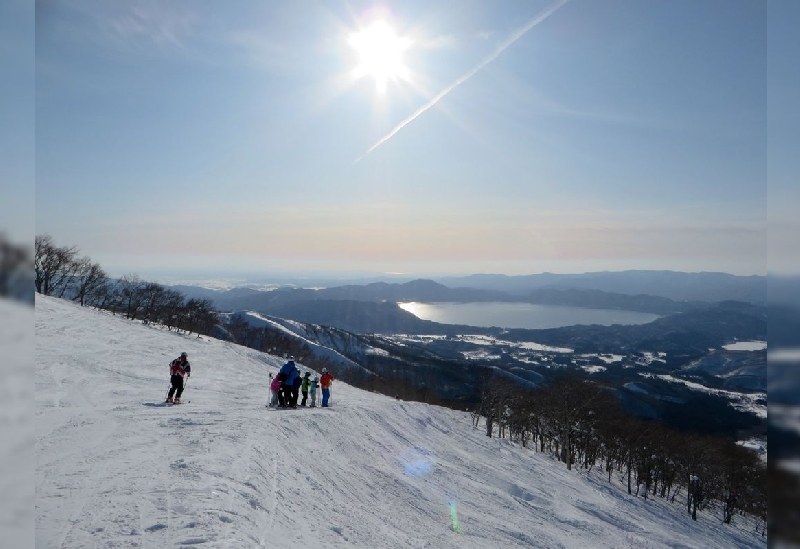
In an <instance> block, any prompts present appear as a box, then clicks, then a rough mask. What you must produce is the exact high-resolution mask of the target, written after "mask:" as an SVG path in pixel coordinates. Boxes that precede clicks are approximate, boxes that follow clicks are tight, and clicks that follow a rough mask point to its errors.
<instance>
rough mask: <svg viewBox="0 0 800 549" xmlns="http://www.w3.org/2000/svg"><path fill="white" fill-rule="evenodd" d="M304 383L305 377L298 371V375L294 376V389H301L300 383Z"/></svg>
mask: <svg viewBox="0 0 800 549" xmlns="http://www.w3.org/2000/svg"><path fill="white" fill-rule="evenodd" d="M302 384H303V379H302V378H301V377H300V373H299V372H298V373H297V375H296V376H295V377H294V381H293V382H292V389H295V390H299V389H300V385H302Z"/></svg>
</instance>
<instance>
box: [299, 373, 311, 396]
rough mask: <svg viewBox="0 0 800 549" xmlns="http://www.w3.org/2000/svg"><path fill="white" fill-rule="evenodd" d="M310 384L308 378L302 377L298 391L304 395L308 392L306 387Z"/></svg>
mask: <svg viewBox="0 0 800 549" xmlns="http://www.w3.org/2000/svg"><path fill="white" fill-rule="evenodd" d="M309 383H311V380H310V379H309V378H308V377H305V376H303V381H302V384H301V385H300V390H301V391H303V392H304V393H307V392H308V385H309Z"/></svg>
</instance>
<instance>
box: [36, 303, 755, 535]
mask: <svg viewBox="0 0 800 549" xmlns="http://www.w3.org/2000/svg"><path fill="white" fill-rule="evenodd" d="M181 351H186V352H187V353H188V354H189V359H190V361H191V363H192V370H193V375H192V377H191V379H190V381H189V384H188V388H187V390H186V393H185V395H184V399H185V400H188V401H191V402H189V403H187V404H185V405H182V406H173V407H165V406H164V405H163V404H162V402H163V400H164V397H165V393H166V390H167V385H168V375H167V374H168V371H167V364H168V362H169V361H170V360H171V359H172V358H174V357H176V356H178V354H179V353H180V352H181ZM282 363H283V360H282V359H281V358H279V357H274V356H269V355H264V354H262V353H258V352H256V351H254V350H251V349H247V348H244V347H240V346H237V345H234V344H231V343H227V342H222V341H217V340H213V339H208V338H199V339H198V338H197V336H195V335H178V334H175V333H174V332H168V331H166V330H162V329H160V328H158V327H154V326H144V325H142V324H141V323H138V322H130V321H127V320H124V319H122V318H119V317H114V316H111V315H110V314H108V313H105V312H98V311H94V310H89V309H85V308H80V307H78V306H77V305H75V304H72V303H69V302H65V301H62V300H58V299H54V298H48V297H42V296H37V300H36V374H35V375H36V378H35V380H36V383H35V389H36V420H35V421H36V475H35V477H36V505H35V514H36V547H38V548H41V549H45V548H54V549H55V548H82V547H86V548H95V547H98V548H100V547H102V548H112V547H119V548H131V547H136V548H153V549H155V548H159V549H163V548H172V547H187V546H194V547H201V548H212V547H213V548H248V549H250V548H273V549H279V548H290V547H291V548H293V549H294V548H297V547H309V548H316V549H319V548H349V547H363V548H387V549H388V548H409V549H420V548H447V547H458V548H461V549H463V548H475V549H486V548H501V547H502V548H510V547H520V548H521V547H526V548H531V547H533V548H564V549H573V548H575V549H578V548H581V549H583V548H586V547H591V548H629V547H630V548H637V549H644V548H649V549H666V548H695V547H703V548H720V549H723V548H724V549H731V548H742V547H766V541H765V540H764V539H763V538H762V537H761V536H760V535H758V534H757V533H756V532H755V531H754V529H753V528H752V524H748V523H747V522H745V521H740V522H739V524H734V525H729V526H725V525H723V524H722V521H721V517H719V516H716V515H712V514H711V513H709V512H704V513H700V515H699V517H698V521H697V522H694V521H692V520H691V519H690V518H689V517H688V516H687V515H686V514H685V509H684V508H683V506H682V505H679V504H678V503H675V504H671V505H670V504H668V503H666V502H665V501H663V500H661V499H658V498H656V499H650V500H644V499H642V498H635V497H632V496H629V495H628V494H627V493H626V492H625V491H623V490H622V489H621V488H620V486H619V485H618V484H615V483H612V484H608V483H607V482H605V481H604V480H603V478H602V477H600V476H595V475H594V474H588V475H587V473H586V472H580V471H567V470H566V469H565V468H564V467H563V464H558V463H556V462H554V461H552V460H551V459H550V458H549V457H548V456H545V455H542V454H537V453H534V452H532V451H531V450H528V449H524V448H521V447H518V446H516V445H514V444H511V443H509V442H508V441H506V440H499V439H488V438H486V437H485V436H484V434H483V433H482V431H479V430H474V429H473V428H472V424H471V421H470V417H469V415H468V414H465V413H460V412H455V411H452V410H448V409H444V408H438V407H435V406H429V405H425V404H420V403H412V402H402V401H397V400H394V399H391V398H388V397H385V396H382V395H376V394H372V393H368V392H364V391H360V390H358V389H355V388H352V387H349V386H347V385H345V384H343V383H340V382H336V383H334V388H333V397H332V407H331V408H328V409H323V408H314V409H297V410H279V411H273V410H269V409H267V408H266V407H265V403H266V402H267V399H268V396H267V392H268V391H267V374H268V373H270V372H276V371H277V369H278V368H279V367H280V366H281V364H282ZM301 367H302V366H301ZM737 519H738V517H737ZM737 519H734V522H736V520H737Z"/></svg>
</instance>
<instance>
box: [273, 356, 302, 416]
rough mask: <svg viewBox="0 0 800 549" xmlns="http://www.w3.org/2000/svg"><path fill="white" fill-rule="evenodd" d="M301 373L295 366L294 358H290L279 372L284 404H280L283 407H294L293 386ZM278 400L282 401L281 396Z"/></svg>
mask: <svg viewBox="0 0 800 549" xmlns="http://www.w3.org/2000/svg"><path fill="white" fill-rule="evenodd" d="M299 371H300V370H298V369H297V366H295V365H294V357H293V356H290V357H289V361H288V362H287V363H286V364H284V365H283V366H282V367H281V369H280V371H279V372H278V377H279V378H280V380H281V394H282V395H283V402H281V403H280V405H281V406H282V407H289V406H291V405H292V385H293V384H294V378H296V377H297V374H298V372H299ZM278 399H279V400H280V396H279V397H278Z"/></svg>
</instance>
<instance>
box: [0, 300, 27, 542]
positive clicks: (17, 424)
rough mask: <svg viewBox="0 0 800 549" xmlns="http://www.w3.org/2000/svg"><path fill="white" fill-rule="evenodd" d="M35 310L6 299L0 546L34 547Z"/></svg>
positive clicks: (0, 307)
mask: <svg viewBox="0 0 800 549" xmlns="http://www.w3.org/2000/svg"><path fill="white" fill-rule="evenodd" d="M33 325H34V311H33V307H30V306H29V305H23V304H20V303H16V302H14V301H9V300H5V299H2V298H0V426H2V427H0V433H2V438H0V547H3V548H5V547H9V548H12V547H13V548H15V549H16V548H26V547H33V528H34V514H33V502H34V492H33V476H34V475H33V467H32V465H31V464H32V463H33V460H34V437H33V425H34V423H33V417H34V413H33V412H34V406H33V364H34V359H33V341H34V329H33Z"/></svg>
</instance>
